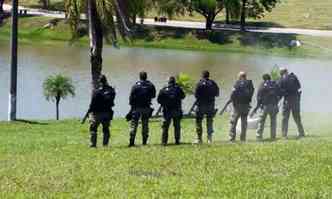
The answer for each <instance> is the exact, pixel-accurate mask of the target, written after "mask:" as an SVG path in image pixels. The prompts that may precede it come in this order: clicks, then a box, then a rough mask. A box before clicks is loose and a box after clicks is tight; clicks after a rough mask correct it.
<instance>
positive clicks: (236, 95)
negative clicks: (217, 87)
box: [229, 80, 255, 141]
mask: <svg viewBox="0 0 332 199" xmlns="http://www.w3.org/2000/svg"><path fill="white" fill-rule="evenodd" d="M254 90H255V89H254V86H253V84H252V81H251V80H238V81H237V82H236V83H235V85H234V88H233V91H232V94H231V101H232V104H233V113H232V118H231V129H230V134H229V137H230V141H235V138H236V125H237V122H238V120H239V119H240V118H241V135H240V139H241V141H245V140H246V136H247V125H248V121H247V119H248V114H249V111H250V103H251V100H252V96H253V95H254Z"/></svg>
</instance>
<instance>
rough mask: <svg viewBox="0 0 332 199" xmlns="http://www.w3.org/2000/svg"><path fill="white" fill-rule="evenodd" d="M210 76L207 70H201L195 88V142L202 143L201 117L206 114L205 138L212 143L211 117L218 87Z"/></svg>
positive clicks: (213, 114) (213, 112)
mask: <svg viewBox="0 0 332 199" xmlns="http://www.w3.org/2000/svg"><path fill="white" fill-rule="evenodd" d="M209 78H210V73H209V71H203V72H202V79H201V80H200V81H199V82H198V84H197V86H196V89H195V97H196V105H197V110H196V133H197V140H196V141H195V142H194V143H195V144H201V143H203V140H202V134H203V127H202V123H203V118H204V116H205V115H206V125H207V140H208V143H209V144H211V143H212V136H213V131H214V130H213V118H214V116H215V115H216V109H215V98H216V97H218V96H219V87H218V85H217V83H216V82H215V81H213V80H211V79H209Z"/></svg>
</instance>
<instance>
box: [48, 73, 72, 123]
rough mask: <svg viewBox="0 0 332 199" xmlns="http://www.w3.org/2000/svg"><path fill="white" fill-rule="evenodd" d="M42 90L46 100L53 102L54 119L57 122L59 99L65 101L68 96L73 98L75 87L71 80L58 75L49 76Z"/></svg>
mask: <svg viewBox="0 0 332 199" xmlns="http://www.w3.org/2000/svg"><path fill="white" fill-rule="evenodd" d="M43 90H44V95H45V97H46V100H47V101H53V102H55V106H56V119H57V120H59V105H60V101H61V99H65V98H66V97H67V96H68V95H71V96H72V97H74V96H75V87H74V85H73V82H72V80H71V79H70V78H68V77H65V76H62V75H60V74H59V75H54V76H49V77H48V78H47V79H46V80H45V81H44V83H43Z"/></svg>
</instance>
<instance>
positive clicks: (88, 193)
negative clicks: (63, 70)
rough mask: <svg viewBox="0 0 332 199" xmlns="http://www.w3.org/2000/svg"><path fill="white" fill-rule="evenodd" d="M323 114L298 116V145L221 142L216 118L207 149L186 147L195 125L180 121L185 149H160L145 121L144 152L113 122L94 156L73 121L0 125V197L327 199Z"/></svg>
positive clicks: (328, 157)
mask: <svg viewBox="0 0 332 199" xmlns="http://www.w3.org/2000/svg"><path fill="white" fill-rule="evenodd" d="M330 116H331V115H305V117H304V124H305V126H306V130H307V132H308V133H309V134H310V136H309V137H307V138H305V139H302V140H296V139H293V138H290V139H289V140H278V141H276V142H270V141H268V140H266V141H265V142H264V143H256V142H255V141H254V132H253V131H250V132H249V133H248V134H249V141H248V143H246V144H241V143H235V144H229V143H228V142H226V141H225V140H226V138H227V130H228V121H227V120H228V118H227V117H223V118H218V119H217V120H216V122H215V124H216V133H215V143H214V144H213V145H211V146H208V145H205V144H204V145H202V146H193V145H191V144H190V142H191V141H192V140H193V139H194V137H195V136H194V129H195V128H194V122H193V121H192V120H185V121H184V124H183V127H184V128H183V142H184V143H185V144H183V145H180V146H174V145H170V146H169V147H166V148H165V147H162V146H160V145H159V143H160V122H153V123H151V135H150V144H149V146H146V147H142V146H138V147H135V148H127V147H126V146H127V142H128V124H127V123H126V122H125V121H124V120H121V119H118V120H116V121H114V123H113V127H112V136H111V145H112V146H111V147H110V148H102V147H100V146H99V147H98V148H97V149H93V150H92V149H89V148H88V147H87V145H88V137H89V136H88V132H87V129H88V126H87V125H83V126H82V125H80V124H79V122H78V121H74V120H67V121H61V122H54V121H43V122H29V123H28V122H16V123H11V124H9V123H5V122H2V123H0V138H1V139H0V163H1V167H0V178H1V183H0V197H1V198H15V199H16V198H237V199H239V198H278V199H281V198H301V199H303V198H331V196H332V191H331V190H332V182H331V178H332V168H331V164H332V154H331V150H332V132H331V130H330V128H329V127H330V125H329V121H326V120H327V119H326V118H330ZM324 121H325V122H324ZM295 132H296V130H295V129H294V126H292V128H291V130H290V133H291V135H292V136H294V135H295ZM265 136H266V137H268V132H265ZM279 136H280V135H279ZM137 141H138V144H140V143H141V137H140V136H138V138H137ZM170 141H171V142H172V143H173V142H174V141H173V135H171V136H170ZM100 142H101V136H100V137H99V145H100Z"/></svg>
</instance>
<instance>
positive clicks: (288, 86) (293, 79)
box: [279, 68, 305, 138]
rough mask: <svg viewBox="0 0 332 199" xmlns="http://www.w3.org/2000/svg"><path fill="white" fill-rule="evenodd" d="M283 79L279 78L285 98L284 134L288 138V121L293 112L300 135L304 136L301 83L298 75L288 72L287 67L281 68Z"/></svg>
mask: <svg viewBox="0 0 332 199" xmlns="http://www.w3.org/2000/svg"><path fill="white" fill-rule="evenodd" d="M280 75H281V79H280V80H279V86H280V89H281V93H282V96H283V98H284V103H283V114H282V116H283V118H282V136H283V137H284V138H287V136H288V122H289V116H290V113H291V112H292V114H293V118H294V121H295V123H296V125H297V129H298V137H299V138H301V137H304V136H305V133H304V128H303V125H302V121H301V110H300V105H301V94H302V91H301V84H300V81H299V80H298V78H297V76H296V75H295V74H294V73H288V70H287V69H286V68H280Z"/></svg>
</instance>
